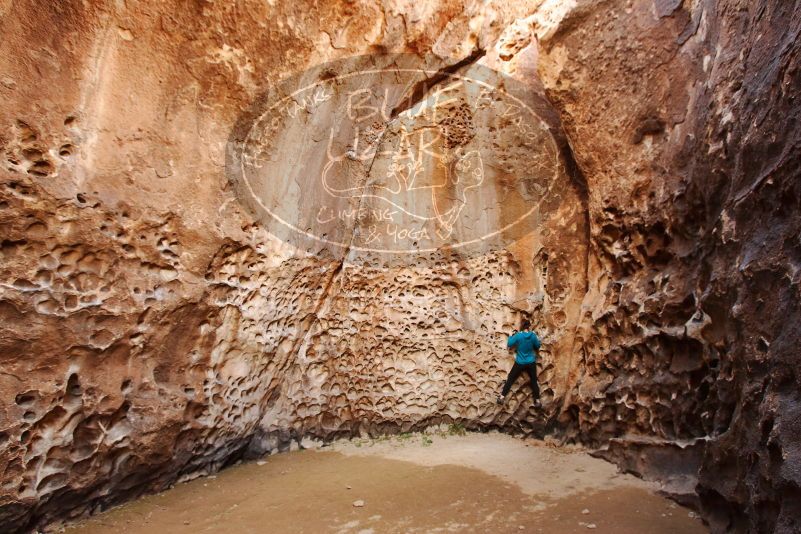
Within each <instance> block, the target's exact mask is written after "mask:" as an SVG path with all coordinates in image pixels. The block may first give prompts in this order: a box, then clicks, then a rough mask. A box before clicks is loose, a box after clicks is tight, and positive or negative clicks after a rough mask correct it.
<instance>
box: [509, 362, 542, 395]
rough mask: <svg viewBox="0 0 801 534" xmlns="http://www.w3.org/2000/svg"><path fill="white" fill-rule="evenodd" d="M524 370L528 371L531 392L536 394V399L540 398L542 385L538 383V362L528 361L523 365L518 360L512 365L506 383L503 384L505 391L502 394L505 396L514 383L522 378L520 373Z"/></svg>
mask: <svg viewBox="0 0 801 534" xmlns="http://www.w3.org/2000/svg"><path fill="white" fill-rule="evenodd" d="M523 371H525V372H527V373H528V378H529V380H530V384H531V392H532V393H533V394H534V400H537V399H539V398H540V386H539V385H538V384H537V364H536V363H527V364H525V365H521V364H519V363H517V362H515V364H514V365H513V366H512V370H511V371H509V378H507V379H506V383H505V384H504V385H503V393H502V395H503V396H504V397H505V396H506V395H507V394H508V393H509V390H510V389H512V384H514V383H515V381H516V380H517V379H518V378H520V375H521V374H522V373H523Z"/></svg>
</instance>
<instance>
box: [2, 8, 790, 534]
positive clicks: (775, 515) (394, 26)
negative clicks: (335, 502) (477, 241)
mask: <svg viewBox="0 0 801 534" xmlns="http://www.w3.org/2000/svg"><path fill="white" fill-rule="evenodd" d="M799 13H801V5H799V2H798V1H795V0H791V1H785V0H757V1H751V2H746V1H744V0H697V1H694V2H690V1H688V0H685V1H684V2H680V1H679V2H676V1H654V2H646V1H643V2H631V1H626V0H606V1H598V0H576V1H570V2H559V1H552V0H544V1H543V0H531V1H524V2H514V3H506V2H489V3H484V2H452V1H437V2H416V3H415V2H401V3H398V2H383V3H381V2H375V1H372V0H364V1H360V2H353V3H345V2H334V1H326V2H317V3H308V2H301V3H288V2H243V3H236V4H222V3H208V2H206V3H201V2H194V3H189V4H181V5H178V4H176V3H175V2H172V1H166V0H165V1H158V2H153V1H151V2H131V1H128V2H97V3H86V2H78V1H77V0H76V1H64V2H51V3H35V2H13V3H11V2H0V26H1V29H2V34H3V36H4V37H3V40H2V42H0V49H2V51H3V54H2V56H0V95H2V101H0V110H2V113H0V119H1V122H0V152H2V156H3V160H2V168H0V259H1V260H2V261H0V399H2V402H0V459H2V462H0V467H2V471H0V527H2V528H0V530H3V531H28V530H31V529H34V528H40V527H43V526H44V525H47V524H50V523H52V522H53V521H62V520H67V519H69V518H72V517H76V516H79V515H81V514H85V513H89V512H94V511H98V510H101V509H104V508H106V507H108V506H109V505H111V504H113V503H116V502H121V501H124V500H126V499H130V498H132V497H134V496H136V495H140V494H143V493H146V492H152V491H157V490H160V489H164V488H166V487H168V486H169V485H171V484H173V483H175V482H177V481H180V480H186V479H189V478H192V477H195V476H198V475H200V474H203V473H208V472H212V471H215V470H217V469H219V468H221V467H224V466H225V465H227V464H230V463H232V462H234V461H236V460H238V459H239V458H241V457H243V456H246V455H255V454H261V453H263V452H266V451H272V450H283V449H285V448H287V447H289V446H290V444H291V443H292V442H299V441H301V440H303V439H304V438H313V439H317V440H331V439H334V438H336V437H344V436H352V435H357V434H372V435H378V434H381V433H391V432H400V431H408V430H411V429H419V428H423V427H426V426H428V425H432V424H440V423H450V422H458V423H460V424H463V425H465V426H466V427H467V428H470V429H475V430H481V429H489V428H499V429H503V430H506V431H510V432H515V433H521V432H522V433H528V434H533V435H536V436H545V435H552V436H554V437H557V438H560V439H564V440H569V441H579V442H583V443H586V444H590V445H593V446H596V447H599V448H600V449H601V454H605V455H606V456H607V457H609V458H610V459H612V460H614V461H616V462H618V463H619V464H620V465H622V466H624V467H625V468H627V469H631V470H634V471H637V472H639V473H641V474H643V475H645V476H653V477H658V478H661V479H664V480H668V481H670V480H677V481H681V482H682V483H683V484H684V485H685V486H684V487H689V488H690V490H691V491H695V490H696V489H697V494H698V497H699V498H700V505H701V510H702V512H703V513H704V517H705V518H706V519H707V520H708V521H709V522H710V525H711V526H712V528H713V530H715V531H725V530H733V531H741V532H768V531H776V532H795V531H797V530H798V529H799V525H801V508H799V503H801V493H799V489H798V488H799V487H801V468H799V466H800V465H801V452H799V451H801V448H799V443H801V435H799V428H801V424H799V417H801V398H799V384H800V383H801V379H800V378H799V376H798V369H799V359H798V350H797V347H798V345H799V341H801V340H799V335H798V331H799V330H798V329H797V328H795V327H794V325H795V324H796V323H798V320H799V315H801V314H800V313H799V289H798V288H799V269H798V265H799V262H801V242H799V239H798V236H799V235H800V234H801V231H800V230H801V228H799V224H801V223H800V222H799V221H800V220H799V218H798V217H797V213H798V209H799V195H800V194H801V192H800V191H799V184H801V181H799V179H798V178H799V177H798V172H799V171H798V169H799V161H798V155H799V154H801V151H799V148H801V146H800V145H801V140H800V137H799V136H801V134H799V129H798V123H799V119H800V117H799V109H800V108H801V107H800V106H799V103H798V102H799V94H798V93H799V88H801V79H800V78H801V70H800V69H799V44H798V42H799V39H798V34H799V32H801V15H799ZM386 52H398V53H407V54H415V55H417V56H419V57H421V58H426V60H431V59H432V58H433V60H435V63H438V64H441V65H444V68H446V69H447V68H453V69H464V68H467V69H469V68H470V65H471V64H480V65H483V66H486V67H487V68H491V69H495V70H496V71H498V72H501V73H504V74H505V75H508V76H510V77H512V78H514V79H515V80H517V81H519V82H520V83H522V84H524V85H525V86H526V87H529V88H530V91H531V93H532V94H533V95H536V96H537V98H539V99H541V100H542V101H543V102H545V104H547V105H546V106H545V108H547V109H544V110H543V114H544V115H545V118H546V120H547V124H548V126H549V130H550V134H551V135H552V136H553V138H554V139H555V141H556V144H557V146H558V147H559V155H558V158H557V166H558V168H559V178H558V180H557V181H558V187H556V189H555V190H554V194H553V196H551V197H549V198H548V199H547V200H548V201H547V202H546V203H545V205H546V207H545V208H544V209H543V210H542V213H543V218H542V221H541V224H537V223H536V222H531V223H529V224H530V227H528V228H529V231H524V232H521V234H520V235H519V236H516V239H515V240H514V241H513V242H511V243H509V244H508V245H506V246H505V247H503V248H501V249H498V250H493V251H490V252H487V253H486V254H482V255H475V256H469V255H461V254H459V253H458V252H457V253H454V252H452V251H440V252H435V253H429V254H426V255H420V256H418V257H416V258H415V259H414V261H413V262H410V261H408V259H398V258H389V259H388V258H386V257H383V256H382V257H371V256H370V255H369V254H367V255H359V254H357V253H355V252H353V251H345V252H343V253H342V254H340V255H337V254H329V253H320V254H318V253H319V252H320V250H306V249H301V248H297V247H294V246H293V244H292V243H288V242H286V241H284V240H281V239H279V238H277V237H275V236H274V235H273V234H271V233H270V232H268V231H267V229H266V228H265V227H264V225H263V221H259V220H257V219H256V218H254V216H253V214H252V212H251V211H250V210H249V209H248V208H247V206H245V205H243V204H242V203H240V199H239V198H238V197H237V194H236V190H235V184H232V182H231V181H230V180H229V177H228V176H227V175H226V172H225V167H226V153H225V151H226V144H227V142H228V141H229V136H230V133H231V131H232V129H233V128H234V126H235V124H236V121H237V119H238V118H239V117H241V115H242V113H243V112H245V111H246V110H247V109H248V107H249V106H251V105H252V103H253V101H254V100H255V99H256V98H258V96H259V95H261V94H263V92H264V91H265V90H266V89H267V88H268V87H269V86H270V84H273V83H275V82H276V81H277V80H281V79H283V78H286V77H289V76H292V75H294V74H297V73H298V72H302V71H304V70H306V69H309V68H311V67H314V66H316V65H320V64H323V63H326V62H330V61H334V60H338V59H341V58H346V57H353V56H359V55H365V54H382V53H386ZM454 113H455V114H456V115H458V116H454V119H453V121H452V124H453V125H456V126H458V127H460V128H461V127H464V125H465V124H467V123H466V122H465V121H464V117H462V115H461V113H463V110H462V111H458V112H457V111H456V110H455V111H454ZM459 125H461V126H459ZM454 128H455V127H454ZM457 130H458V128H456V129H454V130H453V131H454V132H455V131H457ZM468 137H469V136H468ZM463 141H464V138H458V136H456V137H454V141H453V142H455V143H459V142H463ZM514 148H515V147H506V148H505V149H507V150H509V151H511V152H510V153H512V154H514V152H513V150H514ZM305 200H308V199H305ZM287 201H288V202H295V203H299V202H302V201H304V198H298V197H295V198H288V199H287ZM524 313H526V314H530V315H531V316H532V318H533V322H534V323H535V325H536V329H537V330H538V332H540V333H541V334H542V336H543V338H544V341H545V345H544V349H543V351H542V353H541V356H542V358H541V359H542V365H541V368H540V381H541V384H542V388H543V394H544V400H545V408H544V410H543V411H542V412H534V411H530V410H529V404H530V398H529V397H528V392H527V390H526V388H525V387H524V385H523V384H522V382H521V383H520V384H518V385H517V386H516V388H515V389H514V390H513V398H512V399H510V400H509V401H508V402H507V404H506V405H505V406H504V407H498V406H496V405H495V404H494V402H493V401H494V394H495V393H496V392H497V390H498V389H499V387H500V384H501V382H502V380H503V379H504V377H505V373H506V371H507V369H508V365H509V363H510V362H509V357H508V356H507V354H506V352H505V347H504V341H505V336H506V335H507V334H508V333H509V332H510V331H511V330H512V329H513V328H515V327H516V326H517V324H518V323H519V320H520V318H521V317H522V315H523V314H524ZM696 482H697V484H698V485H697V488H696V487H695V483H696Z"/></svg>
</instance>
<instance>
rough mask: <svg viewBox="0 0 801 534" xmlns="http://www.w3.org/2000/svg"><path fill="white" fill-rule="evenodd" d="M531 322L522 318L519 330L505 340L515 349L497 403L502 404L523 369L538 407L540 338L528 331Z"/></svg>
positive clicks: (535, 404)
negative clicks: (538, 352)
mask: <svg viewBox="0 0 801 534" xmlns="http://www.w3.org/2000/svg"><path fill="white" fill-rule="evenodd" d="M530 329H531V322H530V321H529V320H528V319H523V322H522V324H521V325H520V331H519V332H515V333H514V334H512V335H511V336H509V340H508V341H507V342H506V346H507V348H509V349H510V350H511V349H513V348H514V349H515V350H516V354H515V363H514V365H512V370H511V371H509V377H508V378H507V379H506V383H505V384H504V385H503V390H502V392H501V394H500V395H498V401H497V402H498V404H503V403H504V401H505V400H506V395H508V394H509V390H510V389H512V384H514V383H515V381H516V380H517V379H518V378H519V377H520V374H521V373H522V372H523V371H525V372H526V373H528V377H529V380H530V384H531V392H532V393H533V394H534V407H535V408H540V407H541V406H542V404H541V403H540V387H539V385H537V351H538V350H539V348H540V345H541V343H540V338H538V337H537V334H535V333H534V332H531V331H530Z"/></svg>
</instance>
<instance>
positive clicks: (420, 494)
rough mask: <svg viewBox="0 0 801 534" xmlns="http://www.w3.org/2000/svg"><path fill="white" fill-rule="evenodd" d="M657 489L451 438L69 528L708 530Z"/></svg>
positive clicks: (231, 479) (353, 444)
mask: <svg viewBox="0 0 801 534" xmlns="http://www.w3.org/2000/svg"><path fill="white" fill-rule="evenodd" d="M653 490H654V488H652V487H651V486H649V485H648V484H647V483H645V482H642V481H641V480H639V479H637V478H634V477H631V476H628V475H621V474H618V473H617V472H616V469H615V467H614V466H612V465H611V464H609V463H607V462H605V461H603V460H599V459H596V458H592V457H590V456H589V455H587V454H586V453H584V452H582V451H580V450H577V449H564V448H553V447H548V446H545V445H543V444H542V443H541V442H534V441H523V440H520V439H515V438H511V437H509V436H504V435H501V434H467V435H454V434H450V433H448V432H442V433H439V434H433V435H420V434H415V435H402V436H399V437H392V438H385V439H379V440H352V441H346V442H340V443H336V444H334V445H333V446H331V447H326V448H324V449H322V450H319V451H313V450H305V451H298V452H291V453H286V454H278V455H274V456H270V457H268V458H265V459H264V460H262V461H259V462H253V463H247V464H242V465H239V466H236V467H233V468H230V469H227V470H225V471H223V472H222V473H220V474H218V475H217V476H212V477H204V478H201V479H196V480H193V481H191V482H188V483H186V484H180V485H178V486H176V487H175V488H174V489H172V490H170V491H167V492H164V493H161V494H158V495H153V496H149V497H145V498H142V499H139V500H137V501H135V502H132V503H129V504H126V505H124V506H121V507H118V508H115V509H113V510H111V511H109V512H106V513H104V514H101V515H98V516H95V517H93V518H91V519H88V520H86V521H84V522H82V523H80V524H77V525H74V526H72V527H70V528H69V529H68V530H67V531H68V532H69V533H70V534H77V533H83V534H95V533H112V532H113V533H151V532H169V533H179V534H180V533H196V532H208V533H218V532H219V533H222V532H226V533H227V532H237V533H238V532H242V533H268V532H276V533H278V532H280V533H294V532H302V533H325V532H327V533H337V534H348V533H354V534H355V533H361V534H368V533H376V534H377V533H384V532H392V533H395V532H398V533H400V532H404V533H406V532H537V533H559V534H562V533H568V534H569V533H586V532H588V531H592V532H596V533H610V534H611V533H615V534H641V533H648V534H652V533H653V534H661V533H665V534H667V533H682V534H684V533H690V534H692V533H696V532H697V533H701V532H707V530H706V529H705V527H704V526H703V524H702V523H701V522H700V520H698V519H697V518H695V514H693V513H692V512H690V511H689V510H687V509H684V508H682V507H679V506H677V505H676V504H675V503H672V502H671V501H669V500H667V499H664V498H662V497H660V496H658V495H656V494H655V493H654V491H653Z"/></svg>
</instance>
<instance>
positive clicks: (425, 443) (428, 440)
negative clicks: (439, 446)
mask: <svg viewBox="0 0 801 534" xmlns="http://www.w3.org/2000/svg"><path fill="white" fill-rule="evenodd" d="M432 443H434V440H433V439H431V438H430V437H428V436H426V435H425V434H423V439H422V444H423V447H428V446H429V445H431V444H432Z"/></svg>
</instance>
